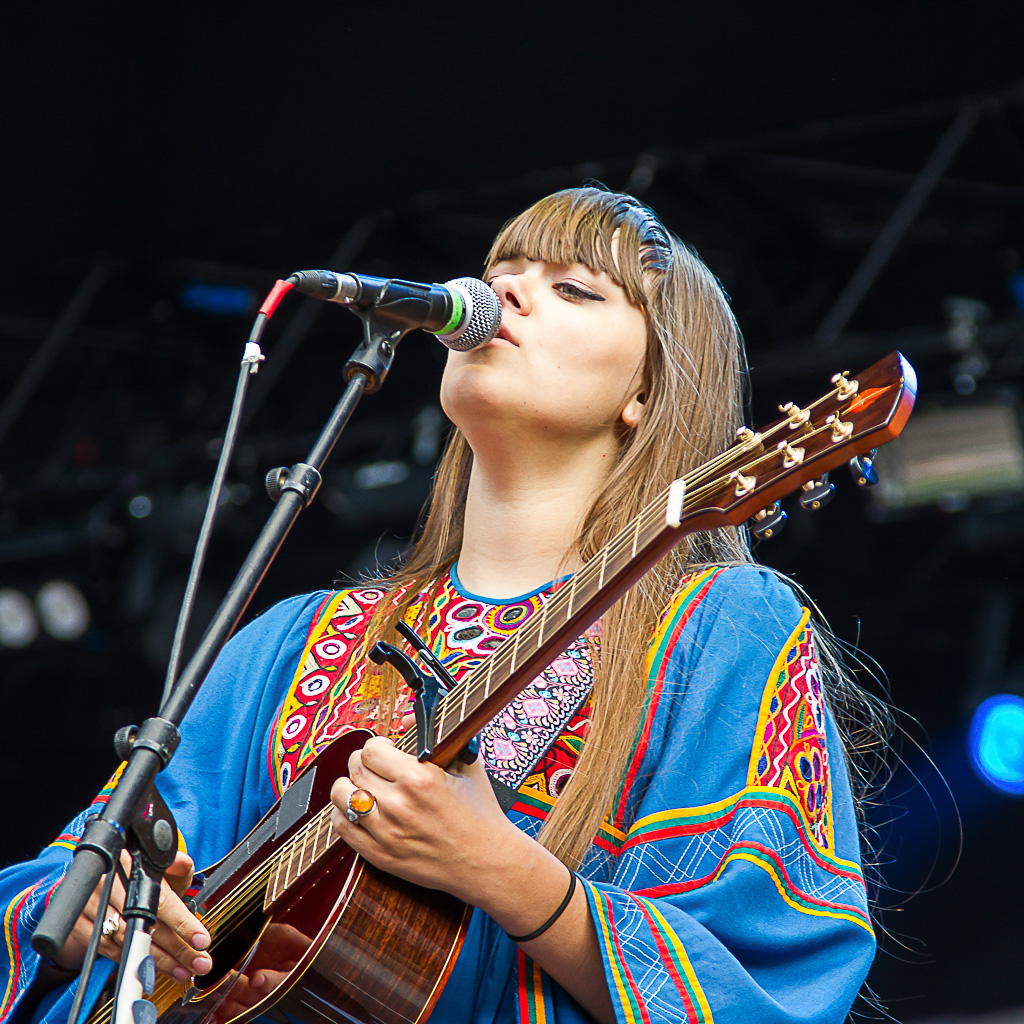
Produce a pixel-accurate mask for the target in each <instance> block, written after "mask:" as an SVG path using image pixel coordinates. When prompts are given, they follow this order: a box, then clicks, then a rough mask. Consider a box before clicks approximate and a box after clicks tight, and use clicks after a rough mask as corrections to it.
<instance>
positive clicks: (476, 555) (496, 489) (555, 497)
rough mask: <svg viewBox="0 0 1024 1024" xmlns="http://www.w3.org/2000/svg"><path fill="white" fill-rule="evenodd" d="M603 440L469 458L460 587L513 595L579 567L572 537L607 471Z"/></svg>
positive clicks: (500, 595)
mask: <svg viewBox="0 0 1024 1024" xmlns="http://www.w3.org/2000/svg"><path fill="white" fill-rule="evenodd" d="M605 447H606V446H601V447H600V448H591V449H590V450H588V449H587V448H585V447H581V448H579V449H577V450H575V451H574V452H572V453H570V454H569V456H568V457H564V454H563V457H560V458H556V459H551V458H543V457H541V458H536V459H533V460H531V459H530V458H528V457H524V456H523V455H522V454H521V453H520V454H519V456H518V457H516V456H515V455H511V453H506V454H507V455H509V457H506V458H502V459H500V460H496V461H490V460H487V459H486V458H483V459H481V458H479V457H478V458H476V459H475V460H474V464H473V469H472V472H471V475H470V481H469V491H468V493H467V495H466V513H465V521H464V527H463V536H462V549H461V551H460V553H459V568H458V572H459V580H460V582H461V583H462V585H463V586H464V587H465V588H466V590H468V591H469V592H470V593H473V594H480V595H483V596H485V597H492V598H509V597H515V596H516V595H518V594H524V593H527V592H529V591H531V590H536V589H537V588H538V587H541V586H543V585H544V584H545V583H547V582H549V581H550V580H553V579H555V578H557V577H558V576H561V575H565V574H567V573H572V572H575V571H576V570H577V569H578V568H579V567H580V565H581V564H582V563H581V562H580V559H579V555H578V554H577V551H576V539H577V537H578V535H579V531H580V527H581V525H582V523H583V518H584V516H585V515H586V513H587V511H588V510H589V509H590V507H591V505H592V504H593V502H594V499H595V498H596V497H597V495H598V494H599V493H600V490H601V488H602V487H603V486H604V483H605V480H606V479H607V476H608V471H609V467H610V464H611V452H609V451H607V450H604V448H605Z"/></svg>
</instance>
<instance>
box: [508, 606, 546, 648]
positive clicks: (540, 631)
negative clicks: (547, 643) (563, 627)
mask: <svg viewBox="0 0 1024 1024" xmlns="http://www.w3.org/2000/svg"><path fill="white" fill-rule="evenodd" d="M548 603H549V602H545V603H544V606H543V607H542V608H541V610H540V626H539V627H538V630H537V646H538V647H539V646H540V645H541V644H542V643H544V626H545V624H546V623H547V621H548ZM516 635H517V636H518V635H519V634H518V633H517V634H516Z"/></svg>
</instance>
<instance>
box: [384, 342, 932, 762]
mask: <svg viewBox="0 0 1024 1024" xmlns="http://www.w3.org/2000/svg"><path fill="white" fill-rule="evenodd" d="M833 382H834V383H835V385H836V386H835V388H834V389H833V390H832V391H830V392H828V393H827V394H825V395H823V396H822V397H821V398H819V399H818V400H817V401H815V402H813V403H812V404H811V405H808V406H807V407H805V408H803V409H801V408H799V407H797V406H794V405H792V404H790V405H787V406H783V407H780V409H781V410H782V411H783V412H786V413H787V415H786V416H785V418H783V419H780V420H778V421H777V422H775V423H773V424H772V425H771V426H769V427H767V428H766V429H764V430H763V431H761V432H759V433H755V432H754V431H751V430H748V429H747V428H741V429H740V431H739V432H738V436H739V441H738V442H737V443H736V444H734V445H733V446H732V447H731V448H729V449H728V450H727V451H725V452H724V453H723V454H722V455H720V456H718V457H717V458H714V459H712V460H711V461H710V462H708V463H705V464H704V465H702V466H700V467H698V468H697V469H695V470H693V471H692V472H690V473H688V474H687V475H686V476H685V477H683V478H681V479H679V480H676V481H674V482H673V483H672V484H671V485H670V486H669V487H668V488H667V489H666V490H665V491H663V492H662V493H661V494H660V495H659V496H658V497H657V498H656V499H655V500H654V501H653V502H651V503H650V504H649V505H648V506H647V507H646V508H644V509H643V511H642V512H641V513H640V514H639V515H638V516H637V517H636V518H635V519H633V520H632V521H631V522H630V523H629V524H628V525H627V526H626V528H625V529H623V530H622V531H621V532H620V533H619V534H618V535H617V536H616V537H615V538H614V539H613V540H612V541H611V542H610V543H609V544H608V545H607V546H606V547H605V548H603V549H602V550H601V552H600V553H599V554H598V555H597V556H595V557H594V558H593V559H592V560H591V561H590V562H588V563H587V564H586V566H584V567H583V568H582V569H581V570H580V571H579V572H577V573H576V574H575V575H574V576H573V577H572V579H571V580H570V581H569V582H568V583H567V584H565V586H563V587H562V588H561V589H559V590H558V591H556V592H555V593H554V594H553V595H552V596H551V597H550V598H549V599H548V600H547V601H546V602H545V604H544V606H543V608H542V609H541V613H540V614H539V615H536V616H534V617H533V618H531V619H530V620H529V621H528V622H526V623H525V624H524V625H523V626H521V627H520V628H519V629H517V630H516V632H515V633H514V634H513V636H512V637H511V638H510V639H508V640H507V641H506V642H505V643H504V644H503V645H502V646H501V647H499V648H498V650H497V651H495V652H494V653H493V654H492V655H491V656H490V657H489V658H488V659H487V660H486V661H485V662H484V663H482V664H481V665H480V666H479V667H478V668H477V669H475V670H474V671H473V672H471V673H470V674H469V675H468V676H467V677H465V678H464V679H463V680H462V681H461V682H460V683H459V685H458V686H456V687H454V688H453V689H452V690H451V691H450V692H449V693H448V695H447V696H446V697H445V699H444V702H443V703H442V705H441V709H440V712H439V715H438V720H437V728H436V732H437V735H436V737H435V742H434V744H433V754H432V756H431V758H430V759H431V761H433V762H434V763H435V764H438V765H441V766H442V767H446V766H447V765H449V764H450V763H451V762H452V761H453V760H454V759H455V757H456V756H457V755H458V754H459V752H460V751H462V750H463V749H464V748H465V747H466V745H467V744H468V743H469V742H470V740H471V739H472V738H473V736H475V735H476V733H478V732H479V731H480V730H481V729H482V728H483V727H484V725H486V724H487V722H489V721H490V720H491V719H492V718H493V717H494V715H496V714H497V713H498V712H499V711H500V710H501V708H503V707H504V706H505V705H506V704H507V703H508V702H509V701H510V700H512V699H513V697H515V696H516V694H518V693H519V692H520V691H521V690H522V689H523V688H524V687H525V686H526V685H527V684H528V683H529V682H530V681H531V680H533V679H534V678H535V677H536V676H537V674H538V673H539V672H541V671H543V670H544V669H545V668H546V667H547V666H548V665H549V664H551V662H552V661H553V660H554V659H555V658H556V657H557V656H558V655H559V654H560V653H561V652H562V651H563V650H565V649H566V648H567V647H568V646H569V644H571V643H572V641H573V640H575V639H576V638H577V637H579V636H580V635H581V633H583V631H584V630H585V629H586V628H587V627H588V626H589V625H591V624H592V623H593V622H595V621H596V620H597V619H599V618H600V617H601V615H603V614H604V613H605V612H606V611H607V610H608V609H609V608H610V607H611V606H612V605H613V604H614V603H615V602H616V601H617V600H618V599H619V598H620V597H622V595H623V594H624V593H625V592H626V591H627V590H628V589H629V588H630V587H631V586H633V584H634V583H636V582H637V580H639V579H640V577H641V576H643V575H644V573H646V572H647V571H648V570H649V569H650V568H651V567H652V566H653V565H654V564H655V563H656V562H658V561H659V560H660V559H661V558H663V557H664V556H665V555H666V554H667V553H668V552H669V551H670V550H671V549H672V548H674V547H675V546H676V545H678V544H679V543H681V542H682V541H683V539H684V538H685V537H687V536H688V535H689V534H691V533H694V532H696V531H699V530H707V529H712V528H715V527H720V526H728V525H740V524H742V523H743V522H745V521H746V520H747V519H748V518H749V517H750V516H752V515H753V514H754V513H756V512H758V511H760V510H761V509H762V508H765V507H767V506H769V505H771V504H772V503H774V502H775V501H777V500H778V499H779V498H781V497H782V496H784V495H786V494H788V493H790V492H791V491H794V490H796V489H797V488H798V487H799V486H800V485H801V484H804V483H807V482H808V481H811V480H815V479H816V478H819V477H821V476H823V475H824V474H825V473H827V472H828V471H830V470H831V469H833V468H835V467H836V466H837V465H840V464H842V463H843V462H846V461H847V460H849V459H851V458H852V457H853V456H855V455H858V454H863V453H864V452H867V451H869V450H870V449H872V448H875V447H878V446H879V445H881V444H884V443H885V442H886V441H890V440H892V439H893V438H894V437H896V436H897V435H898V434H899V433H900V431H901V430H902V429H903V425H904V423H905V422H906V420H907V417H908V416H909V415H910V410H911V408H912V407H913V402H914V397H915V393H916V377H915V375H914V371H913V368H912V367H911V366H910V364H909V363H907V362H906V360H904V359H903V357H902V356H901V355H900V354H899V353H898V352H894V353H892V354H890V355H889V356H887V357H886V358H885V359H882V360H880V361H879V362H877V363H876V364H875V365H874V366H872V367H870V368H869V369H867V370H865V371H864V373H862V374H860V375H859V377H858V379H857V380H849V379H848V377H847V375H845V374H837V375H836V376H835V377H834V378H833ZM399 745H400V747H401V748H402V749H403V750H407V751H409V752H414V751H415V749H416V737H415V734H414V733H413V734H410V733H406V735H405V736H404V737H403V738H402V741H401V742H400V744H399Z"/></svg>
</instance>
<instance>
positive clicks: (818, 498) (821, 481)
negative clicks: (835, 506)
mask: <svg viewBox="0 0 1024 1024" xmlns="http://www.w3.org/2000/svg"><path fill="white" fill-rule="evenodd" d="M800 489H801V490H802V491H803V494H801V495H800V507H801V508H802V509H806V511H808V512H817V511H818V509H819V508H824V507H825V506H826V505H827V504H828V503H829V502H830V501H831V500H832V497H833V495H834V494H835V493H836V485H835V484H830V483H829V482H828V473H825V474H824V475H823V476H821V477H819V478H818V479H817V480H808V481H807V483H805V484H804V485H803V487H801V488H800Z"/></svg>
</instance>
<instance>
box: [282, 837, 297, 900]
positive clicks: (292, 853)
mask: <svg viewBox="0 0 1024 1024" xmlns="http://www.w3.org/2000/svg"><path fill="white" fill-rule="evenodd" d="M294 858H295V843H294V842H292V843H289V844H288V865H287V867H286V868H285V872H284V887H285V888H286V889H287V888H288V886H289V885H291V884H292V880H291V874H292V861H293V860H294Z"/></svg>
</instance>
